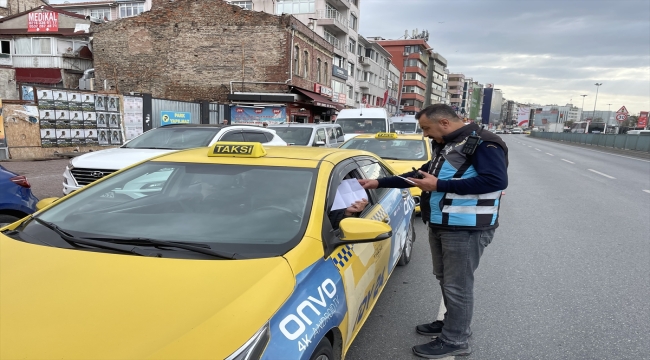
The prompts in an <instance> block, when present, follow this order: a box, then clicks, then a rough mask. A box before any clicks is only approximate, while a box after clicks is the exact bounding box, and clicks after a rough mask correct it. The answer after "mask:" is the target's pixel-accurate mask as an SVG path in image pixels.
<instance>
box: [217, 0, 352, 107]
mask: <svg viewBox="0 0 650 360" xmlns="http://www.w3.org/2000/svg"><path fill="white" fill-rule="evenodd" d="M225 1H227V2H229V3H231V4H233V5H238V6H240V7H242V8H244V9H247V10H253V11H262V12H266V13H270V14H276V15H281V14H291V15H293V16H294V17H296V18H297V19H298V20H299V21H300V22H302V23H303V24H305V25H307V26H308V27H309V28H310V29H312V31H314V33H315V34H317V35H320V36H321V37H323V38H325V40H327V42H329V43H330V44H332V45H333V46H334V56H333V58H332V59H331V60H330V61H327V62H326V63H324V64H323V66H325V67H328V68H330V69H331V70H330V75H331V76H330V78H331V86H332V88H331V90H332V93H333V94H334V96H333V99H337V101H338V102H339V103H341V104H343V105H346V106H347V107H356V106H358V104H359V101H361V100H360V98H359V99H358V100H357V99H356V98H355V94H356V93H359V94H360V93H361V89H360V88H359V84H358V80H357V79H358V76H357V75H356V74H357V72H358V71H359V70H361V68H360V64H359V63H358V58H359V57H360V56H364V55H363V54H361V53H360V52H361V50H360V49H359V44H358V31H359V18H360V11H359V4H360V0H275V1H268V0H247V1H242V0H225ZM328 91H329V90H328ZM359 96H360V95H359Z"/></svg>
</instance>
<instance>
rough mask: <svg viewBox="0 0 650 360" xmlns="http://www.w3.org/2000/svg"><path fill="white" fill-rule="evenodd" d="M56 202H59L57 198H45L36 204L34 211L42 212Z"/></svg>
mask: <svg viewBox="0 0 650 360" xmlns="http://www.w3.org/2000/svg"><path fill="white" fill-rule="evenodd" d="M57 200H59V198H55V197H51V198H45V199H43V200H40V201H39V202H37V203H36V210H37V211H39V210H42V209H44V208H46V207H48V206H49V205H50V204H52V203H53V202H55V201H57Z"/></svg>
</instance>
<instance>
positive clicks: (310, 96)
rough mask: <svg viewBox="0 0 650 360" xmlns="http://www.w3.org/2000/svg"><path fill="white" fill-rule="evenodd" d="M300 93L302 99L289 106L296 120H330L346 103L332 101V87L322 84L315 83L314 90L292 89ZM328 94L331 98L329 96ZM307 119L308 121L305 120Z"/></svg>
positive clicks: (293, 119)
mask: <svg viewBox="0 0 650 360" xmlns="http://www.w3.org/2000/svg"><path fill="white" fill-rule="evenodd" d="M291 90H292V91H293V92H295V93H296V94H299V95H300V96H301V98H302V100H301V101H300V102H298V103H293V104H291V105H290V106H289V113H290V115H292V116H293V117H292V120H290V121H294V122H310V123H318V122H330V121H333V120H334V119H333V117H334V116H335V115H336V112H337V111H338V110H341V109H343V108H344V106H345V105H344V104H341V103H338V102H335V101H332V100H331V99H330V98H331V97H332V95H333V92H332V89H331V88H328V87H326V86H322V85H320V84H315V86H314V91H310V90H307V89H302V88H299V87H292V89H291ZM328 96H329V97H330V98H328ZM305 120H306V121H305Z"/></svg>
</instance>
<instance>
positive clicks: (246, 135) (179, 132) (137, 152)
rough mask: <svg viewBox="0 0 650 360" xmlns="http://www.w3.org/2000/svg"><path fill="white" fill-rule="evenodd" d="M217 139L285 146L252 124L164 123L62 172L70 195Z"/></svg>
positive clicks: (76, 161)
mask: <svg viewBox="0 0 650 360" xmlns="http://www.w3.org/2000/svg"><path fill="white" fill-rule="evenodd" d="M217 141H236V142H244V141H248V142H259V143H262V144H264V145H265V146H287V143H286V142H285V141H284V140H282V139H281V138H280V137H279V136H278V135H277V134H276V133H275V130H273V129H269V128H264V127H259V126H252V125H230V126H227V125H193V124H182V125H166V126H162V127H159V128H156V129H152V130H149V131H147V132H146V133H144V134H142V135H140V136H138V137H137V138H135V139H133V140H131V141H129V142H127V143H126V144H124V145H122V146H121V147H119V148H114V149H107V150H101V151H95V152H91V153H87V154H83V155H81V156H77V157H75V158H73V159H72V160H70V163H69V164H68V166H67V167H66V169H65V171H64V173H63V193H64V194H66V195H67V194H69V193H71V192H73V191H75V190H79V189H81V187H83V186H85V185H88V184H90V183H91V182H93V181H95V180H98V179H101V178H103V177H104V176H107V175H110V174H112V173H114V172H115V171H117V170H120V169H122V168H125V167H127V166H130V165H133V164H135V163H138V162H140V161H143V160H146V159H149V158H152V157H154V156H158V155H162V154H166V153H169V152H172V151H176V150H183V149H191V148H196V147H204V146H210V145H213V144H214V143H216V142H217Z"/></svg>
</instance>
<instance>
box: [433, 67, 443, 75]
mask: <svg viewBox="0 0 650 360" xmlns="http://www.w3.org/2000/svg"><path fill="white" fill-rule="evenodd" d="M433 70H434V71H435V72H437V73H438V74H440V75H444V74H445V68H443V67H442V66H440V65H434V67H433Z"/></svg>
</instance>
